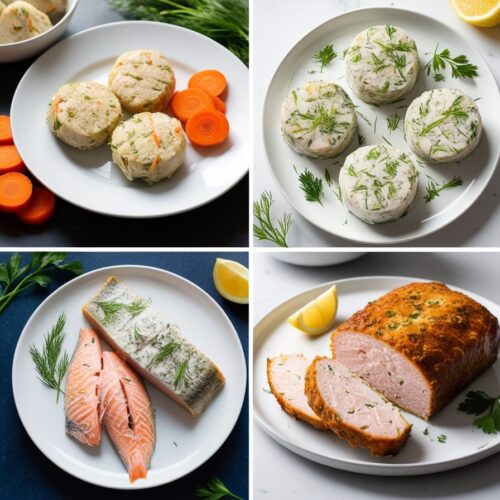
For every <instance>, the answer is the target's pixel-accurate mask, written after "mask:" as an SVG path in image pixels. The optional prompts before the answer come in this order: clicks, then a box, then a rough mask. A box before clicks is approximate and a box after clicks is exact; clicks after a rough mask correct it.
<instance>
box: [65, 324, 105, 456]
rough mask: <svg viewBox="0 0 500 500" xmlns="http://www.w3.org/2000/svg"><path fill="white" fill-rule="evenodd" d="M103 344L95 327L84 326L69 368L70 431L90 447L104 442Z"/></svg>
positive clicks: (67, 424) (67, 427) (67, 386)
mask: <svg viewBox="0 0 500 500" xmlns="http://www.w3.org/2000/svg"><path fill="white" fill-rule="evenodd" d="M100 390H101V344H100V342H99V337H98V336H97V334H96V332H95V331H94V330H91V329H90V328H82V329H81V330H80V336H79V339H78V344H77V346H76V349H75V352H74V354H73V357H72V358H71V362H70V364H69V367H68V372H67V377H66V391H65V395H64V411H65V413H66V433H67V434H69V435H70V436H72V437H74V438H75V439H77V440H78V441H80V442H81V443H83V444H86V445H88V446H98V445H99V443H100V441H101V422H100V419H99V410H100V408H99V406H100V404H99V403H100Z"/></svg>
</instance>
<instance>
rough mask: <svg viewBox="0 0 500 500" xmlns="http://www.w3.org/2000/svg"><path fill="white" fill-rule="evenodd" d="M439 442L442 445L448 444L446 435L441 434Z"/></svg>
mask: <svg viewBox="0 0 500 500" xmlns="http://www.w3.org/2000/svg"><path fill="white" fill-rule="evenodd" d="M437 440H438V441H439V442H440V443H446V434H439V436H438V437H437Z"/></svg>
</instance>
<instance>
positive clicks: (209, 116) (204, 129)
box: [186, 109, 229, 146]
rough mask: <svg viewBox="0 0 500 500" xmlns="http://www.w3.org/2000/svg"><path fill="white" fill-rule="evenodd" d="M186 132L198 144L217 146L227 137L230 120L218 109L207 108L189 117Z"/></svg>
mask: <svg viewBox="0 0 500 500" xmlns="http://www.w3.org/2000/svg"><path fill="white" fill-rule="evenodd" d="M186 134H187V136H188V137H189V140H190V141H191V142H192V143H193V144H196V145H197V146H217V145H218V144H222V143H223V142H224V141H225V140H226V139H227V137H228V135H229V122H228V121H227V118H226V117H225V115H224V113H221V112H220V111H217V110H216V109H207V110H204V111H200V112H199V113H196V114H194V115H193V116H191V118H189V120H188V121H187V124H186Z"/></svg>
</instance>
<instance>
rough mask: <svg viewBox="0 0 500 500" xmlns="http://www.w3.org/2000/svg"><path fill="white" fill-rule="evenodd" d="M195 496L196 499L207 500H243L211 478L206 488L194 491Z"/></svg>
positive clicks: (217, 480) (215, 478)
mask: <svg viewBox="0 0 500 500" xmlns="http://www.w3.org/2000/svg"><path fill="white" fill-rule="evenodd" d="M196 496H197V497H198V498H206V499H207V500H219V499H220V498H224V497H231V498H236V499H238V500H243V498H241V497H239V496H237V495H235V494H234V493H232V492H231V491H229V490H228V489H227V487H226V486H225V485H224V483H223V482H222V481H221V480H220V479H219V478H218V477H214V478H212V479H211V480H210V481H209V482H208V483H207V485H206V486H203V487H201V488H198V489H197V490H196Z"/></svg>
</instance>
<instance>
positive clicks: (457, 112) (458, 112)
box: [418, 95, 468, 137]
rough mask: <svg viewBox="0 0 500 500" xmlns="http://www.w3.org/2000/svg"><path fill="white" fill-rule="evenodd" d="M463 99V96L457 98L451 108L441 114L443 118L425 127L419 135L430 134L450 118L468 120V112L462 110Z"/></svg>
mask: <svg viewBox="0 0 500 500" xmlns="http://www.w3.org/2000/svg"><path fill="white" fill-rule="evenodd" d="M462 99H463V96H461V95H459V96H458V97H456V98H455V99H454V101H453V102H452V104H451V106H450V107H449V108H448V109H447V110H445V111H443V112H442V113H441V118H438V119H437V120H435V121H433V122H432V123H430V124H429V125H427V126H426V127H424V128H423V129H422V130H421V131H420V133H419V134H418V135H419V136H420V137H421V136H423V135H426V134H428V133H429V132H430V131H431V130H433V129H434V128H436V127H438V126H439V125H441V123H443V122H444V121H446V120H447V119H448V118H449V117H450V116H453V117H455V118H467V116H468V114H467V112H466V111H464V110H463V109H462Z"/></svg>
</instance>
